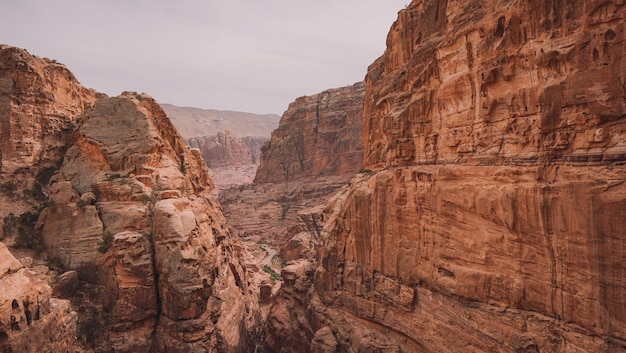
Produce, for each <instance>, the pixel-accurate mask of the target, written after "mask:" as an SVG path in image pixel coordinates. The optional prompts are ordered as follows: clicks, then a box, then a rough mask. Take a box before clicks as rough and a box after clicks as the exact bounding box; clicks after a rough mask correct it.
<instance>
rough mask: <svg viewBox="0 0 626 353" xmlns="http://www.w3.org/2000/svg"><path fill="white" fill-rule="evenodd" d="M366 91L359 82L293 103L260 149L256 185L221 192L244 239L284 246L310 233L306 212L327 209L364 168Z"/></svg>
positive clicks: (225, 204) (301, 98) (223, 200)
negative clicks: (344, 186)
mask: <svg viewBox="0 0 626 353" xmlns="http://www.w3.org/2000/svg"><path fill="white" fill-rule="evenodd" d="M364 92H365V85H364V83H362V82H361V83H357V84H354V85H351V86H347V87H342V88H336V89H330V90H327V91H324V92H322V93H319V94H316V95H312V96H306V97H300V98H298V99H296V100H295V101H294V102H293V103H291V104H290V105H289V109H287V111H285V114H284V115H283V117H282V119H281V121H280V124H279V127H278V129H277V130H275V131H274V132H273V133H272V138H271V140H270V142H269V143H267V144H266V145H265V146H264V147H263V149H262V154H261V158H260V161H261V162H260V165H259V168H258V170H257V173H256V178H255V182H254V184H253V185H250V186H241V187H234V188H231V189H229V190H225V191H223V192H222V193H221V194H220V203H221V204H222V206H223V207H224V213H225V215H226V217H227V218H228V220H229V223H230V224H231V226H232V227H233V228H235V229H236V230H237V231H238V233H239V235H240V237H242V238H243V239H245V240H250V241H253V242H255V243H259V242H264V243H268V244H271V245H275V246H277V247H278V248H282V247H283V246H284V245H286V244H287V242H288V241H289V239H290V238H292V237H293V236H295V235H297V234H299V233H301V232H302V231H305V230H306V222H305V221H303V220H311V218H310V217H309V215H310V214H311V212H309V211H307V209H311V208H316V207H319V206H321V205H324V204H325V202H326V201H327V200H328V199H329V198H330V197H331V196H332V195H333V194H334V193H335V192H336V191H337V190H338V189H339V188H341V187H342V186H343V185H345V183H346V182H347V181H348V180H349V179H350V178H351V177H352V175H353V174H355V173H357V172H358V171H359V170H361V168H362V159H363V151H362V143H361V139H362V135H361V128H360V126H361V125H360V120H361V114H362V109H363V95H364ZM313 213H314V212H313ZM311 235H312V236H313V238H315V237H317V234H311ZM304 243H305V244H304V249H308V243H307V241H305V242H304ZM283 255H284V254H283ZM294 256H295V258H297V257H298V256H297V255H294Z"/></svg>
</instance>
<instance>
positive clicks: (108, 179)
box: [104, 173, 122, 181]
mask: <svg viewBox="0 0 626 353" xmlns="http://www.w3.org/2000/svg"><path fill="white" fill-rule="evenodd" d="M121 177H122V176H121V175H120V174H118V173H115V174H109V175H107V177H106V179H104V181H113V180H116V179H120V178H121Z"/></svg>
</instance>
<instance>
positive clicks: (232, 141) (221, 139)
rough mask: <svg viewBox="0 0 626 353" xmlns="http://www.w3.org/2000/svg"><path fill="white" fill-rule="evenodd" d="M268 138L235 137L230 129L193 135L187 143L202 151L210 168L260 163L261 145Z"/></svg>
mask: <svg viewBox="0 0 626 353" xmlns="http://www.w3.org/2000/svg"><path fill="white" fill-rule="evenodd" d="M267 140H268V139H267V138H264V137H251V136H246V137H244V138H240V137H235V136H233V134H232V133H231V132H230V131H226V132H218V133H217V135H215V136H204V137H192V138H189V139H187V144H188V145H189V146H190V147H192V148H197V149H199V150H200V152H201V153H202V157H203V158H204V160H205V161H206V164H207V165H208V166H209V168H220V167H230V166H237V165H245V164H256V163H258V160H259V156H260V155H261V146H262V145H263V143H265V141H267Z"/></svg>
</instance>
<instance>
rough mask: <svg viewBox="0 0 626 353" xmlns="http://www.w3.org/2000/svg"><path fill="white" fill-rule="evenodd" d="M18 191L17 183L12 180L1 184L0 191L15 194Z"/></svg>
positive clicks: (10, 194)
mask: <svg viewBox="0 0 626 353" xmlns="http://www.w3.org/2000/svg"><path fill="white" fill-rule="evenodd" d="M16 191H17V185H15V183H14V182H12V181H7V182H5V183H2V184H0V192H2V193H3V194H6V195H9V196H14V195H15V192H16Z"/></svg>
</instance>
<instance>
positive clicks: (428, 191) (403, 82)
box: [292, 0, 626, 352]
mask: <svg viewBox="0 0 626 353" xmlns="http://www.w3.org/2000/svg"><path fill="white" fill-rule="evenodd" d="M625 15H626V11H625V8H624V5H623V4H621V3H618V2H610V1H609V2H597V1H578V2H576V3H575V4H574V3H571V2H570V3H568V2H562V1H534V0H527V1H518V2H513V3H510V2H492V3H490V4H488V5H486V4H484V3H480V4H479V3H478V2H477V1H413V2H412V3H411V5H410V6H409V7H408V8H407V9H405V10H402V11H401V12H400V13H399V16H398V20H397V21H396V23H395V24H394V25H393V27H392V28H391V31H390V33H389V36H388V40H387V50H386V51H385V54H384V55H383V56H382V57H381V58H379V59H378V60H377V61H376V62H375V63H374V64H372V65H371V66H370V68H369V70H368V74H367V78H366V82H367V89H366V96H365V106H364V121H363V134H364V146H365V147H364V148H365V150H364V155H365V165H364V168H366V169H371V170H373V172H372V174H368V175H365V174H364V175H361V176H360V177H359V178H357V179H355V180H354V182H353V184H352V186H351V187H350V188H349V189H348V190H346V191H345V192H344V193H343V194H342V195H340V197H338V198H337V199H336V202H335V203H334V204H332V205H331V206H329V208H328V209H327V213H328V215H327V221H326V225H325V227H324V230H323V231H322V233H321V236H322V238H323V239H324V240H323V241H324V245H323V246H322V247H320V250H319V253H318V263H319V267H318V268H317V270H316V273H315V279H314V294H313V297H312V298H311V300H310V302H309V303H308V313H309V315H310V322H311V323H312V324H311V329H312V330H313V331H315V332H319V331H318V330H320V329H322V328H323V327H329V328H330V329H331V331H332V334H333V337H334V338H335V340H336V343H337V345H336V351H340V352H345V351H384V352H400V351H411V352H461V351H475V352H624V351H626V331H625V330H624V327H626V325H625V323H626V311H625V310H624V308H625V307H626V302H625V301H624V298H626V282H625V278H626V277H625V276H623V268H624V267H623V263H624V261H626V242H625V239H624V237H623V235H624V234H626V223H625V222H624V220H625V219H626V186H625V185H626V183H625V179H624V175H626V174H625V172H626V170H625V169H624V162H625V160H626V156H625V154H624V152H625V151H626V149H625V148H626V143H625V142H626V141H625V139H626V135H625V133H624V131H626V129H625V127H626V119H624V116H625V115H624V112H625V111H626V109H625V101H624V99H623V95H624V85H623V82H626V81H625V77H626V71H625V68H626V65H624V61H623V56H624V55H623V54H624V45H623V44H624V32H623V31H624V24H623V22H624V19H625ZM292 332H297V331H295V330H294V331H292ZM307 335H310V333H307ZM315 337H316V339H315V340H314V341H315V344H314V345H312V347H315V349H317V350H319V349H321V348H320V347H322V345H321V344H320V341H328V343H329V344H330V346H332V345H333V340H332V338H331V337H330V335H328V332H326V333H323V332H320V333H319V335H318V334H316V335H315ZM323 337H326V338H327V339H324V340H322V338H323ZM294 339H295V338H294Z"/></svg>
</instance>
